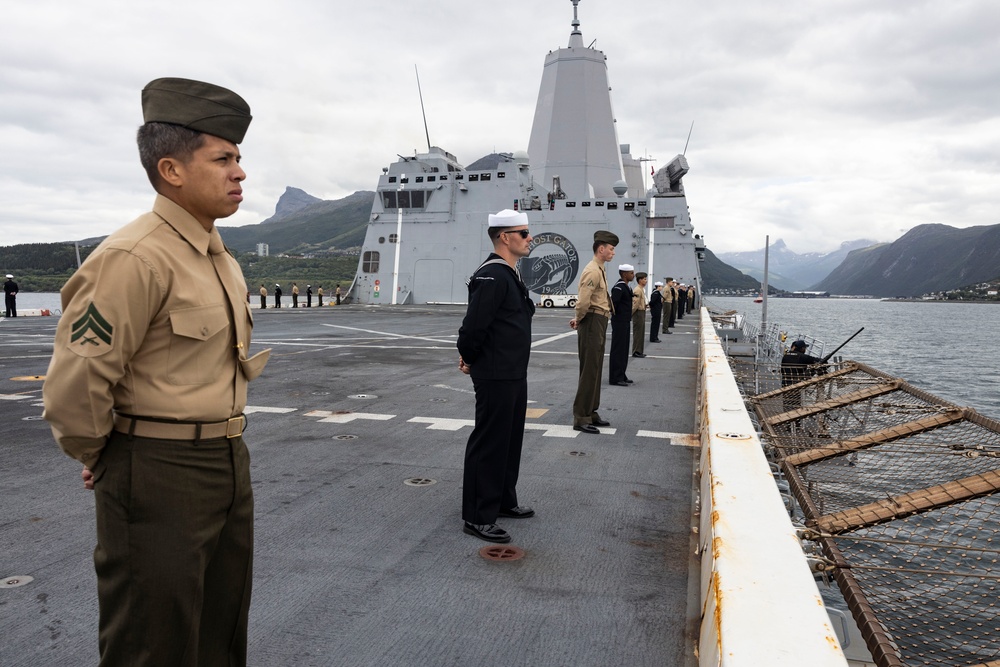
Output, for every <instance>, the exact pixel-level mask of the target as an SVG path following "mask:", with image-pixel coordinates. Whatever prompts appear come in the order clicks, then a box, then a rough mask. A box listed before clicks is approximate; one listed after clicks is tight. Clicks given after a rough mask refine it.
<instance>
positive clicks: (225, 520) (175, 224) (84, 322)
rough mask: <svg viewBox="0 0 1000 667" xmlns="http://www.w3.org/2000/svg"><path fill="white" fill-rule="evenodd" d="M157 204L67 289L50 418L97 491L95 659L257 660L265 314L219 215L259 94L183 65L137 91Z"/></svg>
mask: <svg viewBox="0 0 1000 667" xmlns="http://www.w3.org/2000/svg"><path fill="white" fill-rule="evenodd" d="M142 109H143V117H144V120H145V124H144V125H143V126H142V127H140V129H139V132H138V137H137V139H138V144H139V155H140V160H141V162H142V164H143V167H144V168H145V169H146V173H147V175H148V176H149V179H150V182H151V183H152V184H153V187H154V189H155V190H156V192H157V196H156V199H155V201H154V203H153V210H152V211H151V212H149V213H146V214H143V215H141V216H139V217H138V218H137V219H136V220H134V221H132V222H131V223H129V224H128V225H126V226H125V227H122V228H121V229H119V230H118V231H116V232H114V233H113V234H111V236H109V237H108V238H107V239H105V241H104V242H103V243H101V245H100V246H98V248H97V249H96V250H95V251H94V252H93V253H92V254H91V255H90V257H88V258H87V261H86V262H84V263H83V265H82V266H81V267H80V269H79V270H78V271H77V272H76V273H75V274H74V275H73V277H72V278H71V279H70V280H69V281H68V282H67V283H66V286H65V287H64V288H63V290H62V307H63V315H62V317H61V318H60V320H59V323H58V326H57V329H56V337H55V344H54V351H53V355H52V360H51V362H50V365H49V370H48V374H47V377H46V381H45V385H44V388H43V398H44V403H45V413H44V416H45V419H47V420H48V421H49V423H50V425H51V427H52V432H53V434H54V435H55V438H56V440H57V442H58V443H59V446H60V447H61V448H62V449H63V451H65V452H66V453H67V454H68V455H70V456H71V457H73V458H75V459H77V460H78V461H80V462H81V463H83V465H84V466H85V467H84V470H83V480H84V486H85V487H87V488H90V489H93V490H94V494H95V505H96V518H97V547H96V549H95V550H94V565H95V569H96V571H97V593H98V603H99V609H100V619H99V628H100V631H99V640H98V644H99V648H100V653H101V665H102V666H108V665H129V666H136V665H152V664H156V665H189V666H194V665H197V666H205V665H245V664H246V662H247V656H246V646H247V618H248V613H249V608H250V587H251V581H252V561H253V492H252V490H251V487H250V461H249V455H248V453H247V448H246V445H245V443H244V442H243V438H242V431H243V427H244V425H245V423H246V420H245V417H244V416H243V414H242V413H243V409H244V407H245V405H246V397H247V383H248V382H249V381H250V380H252V379H254V378H255V377H257V376H258V375H259V374H260V372H261V371H262V370H263V368H264V364H265V363H266V362H267V357H268V354H269V352H270V351H269V350H265V351H264V352H261V353H259V354H257V355H254V356H252V357H248V356H247V351H248V348H249V345H250V331H251V328H252V326H253V322H252V320H251V317H250V309H249V307H248V304H247V302H246V299H245V294H246V284H245V282H244V278H243V274H242V272H241V271H240V267H239V264H237V262H236V260H235V259H234V258H233V257H232V255H231V254H230V253H229V252H228V251H227V250H226V247H225V245H224V244H223V242H222V238H221V237H220V236H219V232H218V230H217V229H216V228H215V224H214V223H215V220H216V219H219V218H225V217H228V216H230V215H232V214H233V213H235V212H236V210H237V209H238V208H239V205H240V202H241V201H242V199H243V187H242V183H243V180H244V179H245V178H246V174H245V173H244V171H243V169H242V168H241V167H240V165H239V162H240V152H239V148H238V146H237V144H239V143H240V142H241V141H242V140H243V136H244V134H245V132H246V130H247V127H248V126H249V124H250V119H251V116H250V108H249V106H248V105H247V103H246V102H245V101H244V100H243V99H242V98H241V97H239V96H238V95H236V94H235V93H233V92H231V91H229V90H226V89H225V88H220V87H218V86H214V85H212V84H208V83H201V82H198V81H190V80H187V79H170V78H168V79H157V80H155V81H152V82H151V83H149V84H148V85H147V86H146V88H145V89H143V91H142Z"/></svg>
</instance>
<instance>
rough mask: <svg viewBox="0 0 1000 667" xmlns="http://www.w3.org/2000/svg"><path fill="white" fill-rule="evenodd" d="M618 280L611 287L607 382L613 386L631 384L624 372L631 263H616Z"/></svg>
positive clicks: (630, 298) (627, 341)
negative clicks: (609, 349) (609, 348)
mask: <svg viewBox="0 0 1000 667" xmlns="http://www.w3.org/2000/svg"><path fill="white" fill-rule="evenodd" d="M618 276H619V277H618V282H616V283H615V285H614V287H612V288H611V351H610V352H609V353H608V382H609V383H610V384H611V385H612V386H615V387H627V386H629V385H630V384H632V381H631V380H629V379H628V375H626V374H625V369H626V368H627V367H628V352H629V346H628V343H629V332H630V330H631V329H632V288H631V287H629V283H630V282H632V278H634V277H635V267H634V266H632V265H631V264H619V265H618Z"/></svg>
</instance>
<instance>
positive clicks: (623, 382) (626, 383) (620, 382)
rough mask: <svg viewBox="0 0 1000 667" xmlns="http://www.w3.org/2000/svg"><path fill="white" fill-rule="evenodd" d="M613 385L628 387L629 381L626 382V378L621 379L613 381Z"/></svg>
mask: <svg viewBox="0 0 1000 667" xmlns="http://www.w3.org/2000/svg"><path fill="white" fill-rule="evenodd" d="M611 385H612V386H614V387H627V386H628V382H626V381H625V380H619V381H618V382H612V383H611Z"/></svg>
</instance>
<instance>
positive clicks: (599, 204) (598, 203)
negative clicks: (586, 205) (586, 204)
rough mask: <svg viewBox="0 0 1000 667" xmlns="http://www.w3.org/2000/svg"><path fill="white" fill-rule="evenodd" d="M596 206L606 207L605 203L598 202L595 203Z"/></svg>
mask: <svg viewBox="0 0 1000 667" xmlns="http://www.w3.org/2000/svg"><path fill="white" fill-rule="evenodd" d="M594 206H604V202H602V201H600V200H598V201H595V202H594Z"/></svg>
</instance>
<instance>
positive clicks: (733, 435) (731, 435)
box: [715, 433, 750, 440]
mask: <svg viewBox="0 0 1000 667" xmlns="http://www.w3.org/2000/svg"><path fill="white" fill-rule="evenodd" d="M715 436H716V437H718V438H725V439H726V440H749V439H750V436H749V435H747V434H745V433H716V434H715Z"/></svg>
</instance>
